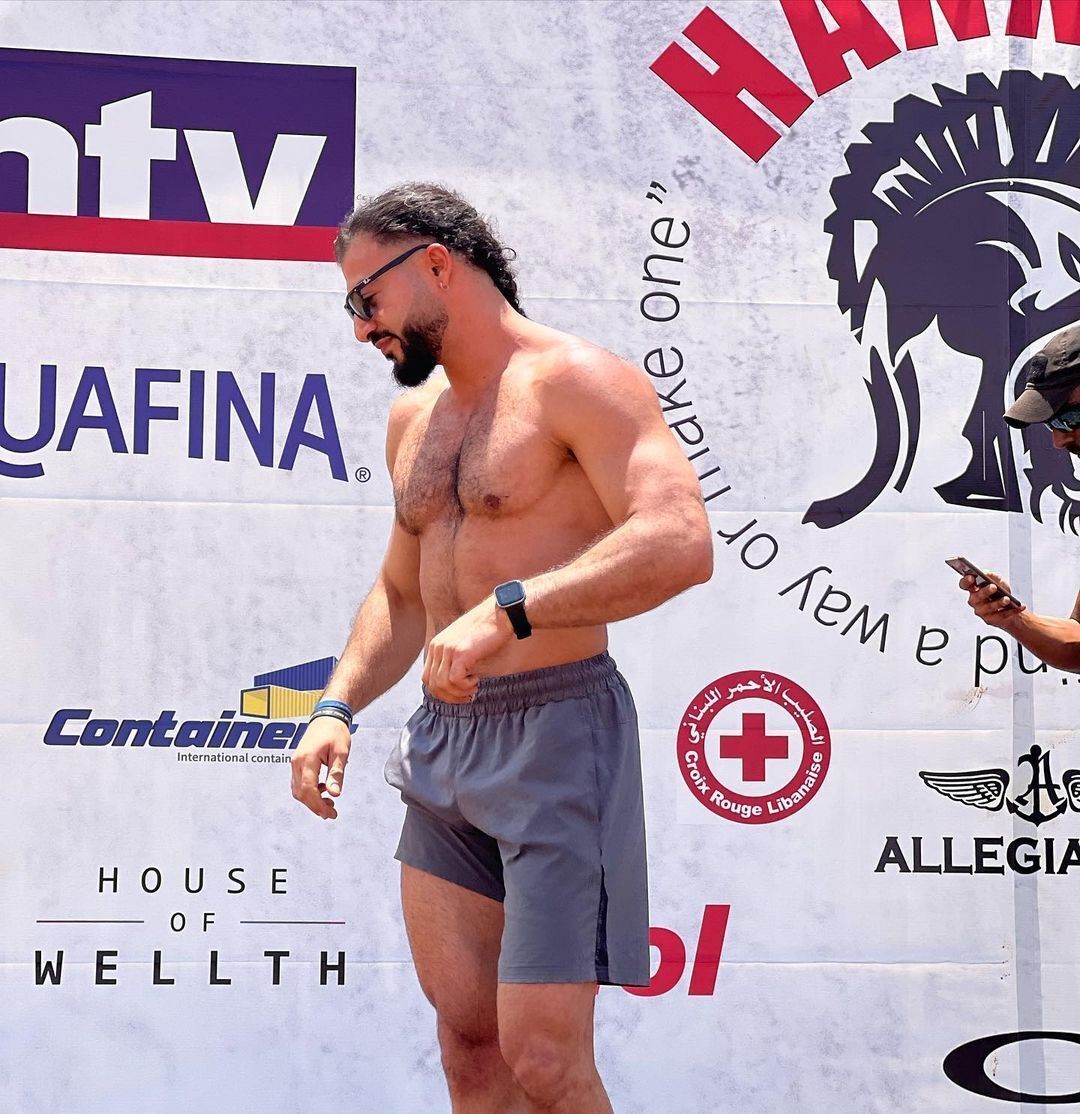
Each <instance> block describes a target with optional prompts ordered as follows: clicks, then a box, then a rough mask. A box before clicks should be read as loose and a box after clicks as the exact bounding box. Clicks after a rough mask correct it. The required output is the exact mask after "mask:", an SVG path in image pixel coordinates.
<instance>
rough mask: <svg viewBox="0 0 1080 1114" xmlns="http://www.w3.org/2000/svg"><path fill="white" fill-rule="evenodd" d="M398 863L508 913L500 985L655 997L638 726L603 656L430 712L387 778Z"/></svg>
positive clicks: (409, 732) (489, 684)
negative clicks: (645, 989)
mask: <svg viewBox="0 0 1080 1114" xmlns="http://www.w3.org/2000/svg"><path fill="white" fill-rule="evenodd" d="M386 780H387V781H388V782H389V783H390V784H391V785H392V786H394V787H395V788H396V789H398V790H400V792H401V797H402V800H403V801H404V802H405V803H406V804H407V805H408V806H409V807H408V810H407V811H406V813H405V824H404V827H403V828H402V832H401V841H400V843H399V844H398V849H397V855H396V857H397V858H398V859H400V860H401V861H402V862H403V863H408V864H409V865H410V866H413V867H416V868H417V869H419V870H423V871H426V872H427V873H429V874H434V875H436V876H437V877H439V878H444V879H446V880H447V881H448V882H454V883H456V884H457V885H459V886H464V887H465V888H466V889H468V890H473V891H475V892H476V893H479V894H483V895H484V896H485V897H490V898H493V899H494V900H495V901H501V902H503V906H504V912H505V925H504V928H503V937H502V951H501V954H500V957H499V981H500V982H510V983H579V982H597V983H613V984H616V985H620V986H647V985H648V983H649V913H648V884H647V877H646V868H645V817H644V810H643V807H642V799H641V759H640V754H639V752H638V735H637V713H636V712H635V710H634V701H633V698H632V697H631V695H630V690H629V689H628V688H627V685H626V682H625V681H624V680H623V678H622V676H621V675H620V674H619V672H618V671H617V670H616V668H615V663H614V661H612V659H611V658H610V657H609V656H608V655H607V654H599V655H597V656H596V657H593V658H587V659H586V660H585V661H577V662H571V663H570V664H569V665H557V666H553V667H552V668H550V669H536V670H533V671H531V672H529V673H512V674H509V675H507V676H503V677H487V678H484V679H483V680H481V682H480V686H479V689H478V691H477V694H476V697H475V698H474V699H473V700H472V702H471V703H469V704H447V703H445V702H443V701H442V700H436V699H435V698H434V697H433V696H432V695H431V694H430V693H428V692H427V691H426V690H425V693H424V702H423V704H422V705H421V706H420V707H419V708H418V709H417V710H416V712H415V713H414V714H413V716H412V718H411V719H410V720H409V722H408V723H407V724H406V725H405V728H404V730H403V731H402V733H401V740H400V743H399V745H398V747H397V749H396V750H395V751H394V753H393V754H391V755H390V758H389V760H388V761H387V763H386Z"/></svg>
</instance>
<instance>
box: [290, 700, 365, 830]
mask: <svg viewBox="0 0 1080 1114" xmlns="http://www.w3.org/2000/svg"><path fill="white" fill-rule="evenodd" d="M350 746H352V736H351V735H350V734H349V729H348V727H347V726H346V725H345V724H344V723H342V721H341V720H339V719H335V718H334V717H333V716H319V717H318V718H317V719H314V720H312V721H311V723H310V724H309V725H308V729H307V731H305V732H304V738H303V739H302V740H301V742H300V745H299V746H298V747H297V748H296V753H295V754H294V755H293V759H292V795H293V796H294V797H295V798H296V799H297V800H298V801H300V802H301V803H302V804H305V805H307V807H308V808H310V809H311V811H312V812H313V813H315V815H316V816H321V817H322V818H323V819H324V820H336V819H337V809H336V808H335V807H334V800H335V799H336V798H337V797H340V796H341V787H342V784H343V783H344V781H345V763H346V762H348V761H349V747H350ZM324 766H325V767H326V768H327V769H328V770H329V774H328V775H327V778H326V781H325V782H324V781H320V780H319V777H320V774H321V773H322V768H323V767H324ZM324 792H326V793H329V794H330V797H329V798H326V797H324V796H323V795H322V794H323V793H324Z"/></svg>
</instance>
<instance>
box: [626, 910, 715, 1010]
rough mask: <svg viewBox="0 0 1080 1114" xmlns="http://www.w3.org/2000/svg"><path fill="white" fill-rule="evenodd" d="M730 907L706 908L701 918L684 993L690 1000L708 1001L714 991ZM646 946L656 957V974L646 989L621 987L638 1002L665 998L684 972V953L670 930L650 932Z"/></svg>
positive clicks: (653, 930) (684, 946)
mask: <svg viewBox="0 0 1080 1114" xmlns="http://www.w3.org/2000/svg"><path fill="white" fill-rule="evenodd" d="M730 914H731V906H730V905H706V906H705V910H704V912H703V913H702V917H701V931H700V932H699V934H698V940H697V947H696V949H695V950H694V955H693V959H692V960H691V961H690V963H689V966H690V981H689V983H688V985H687V989H686V993H687V994H689V995H691V996H692V997H710V996H711V995H712V994H713V993H714V991H715V990H716V976H717V973H718V971H719V969H720V955H721V953H722V952H723V950H724V937H725V936H726V935H727V926H728V918H729V916H730ZM649 946H650V947H652V948H655V949H656V951H657V953H658V954H659V962H658V964H657V967H656V970H655V972H654V973H653V974H652V976H651V977H650V979H649V985H648V986H624V987H623V989H624V990H625V991H626V992H627V993H628V994H633V995H634V996H635V997H637V998H656V997H658V996H659V995H661V994H668V993H670V992H671V991H672V990H674V989H675V988H676V987H677V986H678V985H679V983H680V982H681V981H682V977H683V975H684V974H685V972H686V968H687V949H686V943H685V941H684V940H683V938H682V937H681V936H680V935H679V934H678V933H677V932H675V931H674V930H673V929H670V928H650V929H649Z"/></svg>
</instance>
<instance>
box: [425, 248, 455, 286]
mask: <svg viewBox="0 0 1080 1114" xmlns="http://www.w3.org/2000/svg"><path fill="white" fill-rule="evenodd" d="M427 265H428V267H429V268H430V271H431V274H432V275H433V276H434V278H435V281H436V282H437V283H438V284H439V286H440V287H442V289H443V290H445V289H446V287H447V286H448V285H449V284H450V278H451V275H452V274H453V271H454V257H453V256H452V255H451V254H450V252H449V250H448V249H447V248H445V247H443V245H442V244H432V245H431V247H429V248H428V250H427Z"/></svg>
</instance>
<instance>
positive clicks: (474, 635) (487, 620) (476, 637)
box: [424, 599, 514, 704]
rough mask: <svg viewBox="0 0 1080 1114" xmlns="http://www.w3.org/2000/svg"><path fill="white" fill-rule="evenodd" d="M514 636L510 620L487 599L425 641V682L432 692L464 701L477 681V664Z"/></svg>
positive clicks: (448, 699)
mask: <svg viewBox="0 0 1080 1114" xmlns="http://www.w3.org/2000/svg"><path fill="white" fill-rule="evenodd" d="M513 637H514V630H513V627H512V626H511V625H510V620H509V619H508V618H507V617H506V616H505V615H503V614H501V612H500V610H499V608H498V607H497V606H496V605H495V602H494V600H491V599H487V600H484V601H483V603H479V604H477V605H476V607H474V608H473V609H472V610H471V611H466V612H465V614H464V615H462V616H461V617H460V618H458V619H455V620H454V621H453V622H452V623H451V624H450V625H449V626H448V627H444V628H443V629H442V630H441V631H439V633H438V634H437V635H435V637H434V638H433V639H432V640H431V641H430V642H429V643H428V648H427V655H426V657H425V659H424V684H425V685H426V686H427V688H428V691H429V692H430V693H431V695H432V696H434V697H436V698H437V699H439V700H445V701H446V702H447V703H449V704H465V703H467V702H468V701H470V700H472V698H473V697H474V696H475V695H476V686H477V685H478V684H479V683H480V676H479V674H478V672H477V667H478V666H479V665H480V664H481V663H482V662H484V661H486V660H487V659H488V658H490V657H492V656H493V655H494V654H496V653H498V652H499V650H501V649H502V648H503V647H504V646H505V645H506V644H507V643H508V642H509V641H510V640H511V639H512V638H513Z"/></svg>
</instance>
